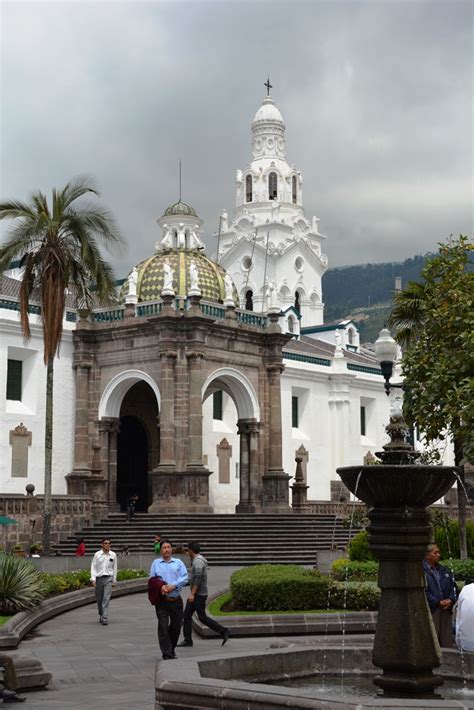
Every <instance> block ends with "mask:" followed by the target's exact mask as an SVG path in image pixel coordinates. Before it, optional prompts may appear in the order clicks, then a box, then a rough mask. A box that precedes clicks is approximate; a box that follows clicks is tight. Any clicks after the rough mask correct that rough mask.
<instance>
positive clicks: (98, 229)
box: [0, 177, 121, 554]
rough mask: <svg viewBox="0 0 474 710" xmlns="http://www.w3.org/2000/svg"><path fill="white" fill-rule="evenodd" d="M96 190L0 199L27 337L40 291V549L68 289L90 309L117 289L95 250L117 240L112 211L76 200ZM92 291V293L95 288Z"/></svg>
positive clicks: (7, 259)
mask: <svg viewBox="0 0 474 710" xmlns="http://www.w3.org/2000/svg"><path fill="white" fill-rule="evenodd" d="M90 195H95V196H96V197H99V193H98V191H97V190H96V188H95V187H94V185H93V183H92V182H91V180H90V179H88V178H85V177H77V178H74V179H73V180H72V181H71V182H69V183H68V184H67V185H66V187H65V188H64V189H63V190H61V191H58V190H56V189H53V191H52V200H51V206H50V205H49V204H48V201H47V199H46V196H45V195H44V194H43V193H41V192H35V193H34V194H33V195H32V196H31V200H30V202H29V203H26V202H22V201H19V200H9V201H7V202H3V203H0V219H11V220H13V221H14V224H13V226H12V227H11V229H10V231H9V233H8V234H7V241H6V243H5V244H4V245H3V246H1V247H0V274H1V273H2V272H3V271H5V269H7V268H8V267H9V265H10V263H11V262H12V261H13V260H14V259H20V264H21V266H22V267H23V269H24V271H23V277H22V282H21V286H20V319H21V328H22V331H23V335H24V336H25V338H26V339H27V340H28V339H29V338H30V336H31V332H30V323H29V316H28V306H29V302H30V300H31V297H32V295H33V292H36V293H38V294H40V301H41V320H42V326H43V343H44V362H45V365H46V367H47V375H46V422H45V465H44V508H43V549H44V551H45V553H46V554H49V552H50V537H51V535H50V533H51V464H52V454H53V372H54V367H53V366H54V358H55V356H56V355H57V353H58V351H59V346H60V344H61V336H62V330H63V317H64V308H65V304H66V290H67V289H70V290H71V291H72V292H73V293H74V295H75V298H76V303H77V304H78V305H80V307H81V308H90V307H91V306H92V304H93V301H94V297H95V298H97V299H98V300H99V301H101V302H107V301H110V300H111V299H112V297H113V295H114V292H115V279H114V276H113V272H112V269H111V268H110V266H109V265H108V264H107V263H106V262H105V261H104V259H103V258H102V256H101V253H100V251H99V242H103V243H104V244H105V246H107V247H110V246H113V245H117V244H119V243H120V242H121V236H120V234H119V231H118V228H117V227H116V225H115V222H114V220H113V218H112V217H111V215H110V214H109V213H108V212H107V211H106V210H105V209H103V208H102V207H100V206H99V205H98V204H97V203H96V202H92V201H86V202H81V203H80V204H77V201H78V200H79V198H81V197H84V196H90ZM92 289H94V291H95V295H94V293H93V290H92Z"/></svg>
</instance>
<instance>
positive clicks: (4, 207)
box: [0, 200, 35, 219]
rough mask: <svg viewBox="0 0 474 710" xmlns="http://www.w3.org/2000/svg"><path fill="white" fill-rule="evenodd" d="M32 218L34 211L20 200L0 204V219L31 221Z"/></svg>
mask: <svg viewBox="0 0 474 710" xmlns="http://www.w3.org/2000/svg"><path fill="white" fill-rule="evenodd" d="M34 216H35V213H34V211H33V210H32V209H31V207H30V205H28V204H27V203H26V202H22V201H21V200H8V201H7V202H0V219H18V218H26V219H33V218H34Z"/></svg>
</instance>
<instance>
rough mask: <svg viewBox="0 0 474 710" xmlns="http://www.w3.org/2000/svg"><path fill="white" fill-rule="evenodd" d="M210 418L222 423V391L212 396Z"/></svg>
mask: <svg viewBox="0 0 474 710" xmlns="http://www.w3.org/2000/svg"><path fill="white" fill-rule="evenodd" d="M212 418H213V419H219V420H220V421H222V390H218V391H217V392H214V394H213V395H212Z"/></svg>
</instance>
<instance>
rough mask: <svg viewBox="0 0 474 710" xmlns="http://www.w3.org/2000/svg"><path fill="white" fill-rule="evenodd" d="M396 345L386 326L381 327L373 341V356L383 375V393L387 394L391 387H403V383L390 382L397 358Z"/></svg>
mask: <svg viewBox="0 0 474 710" xmlns="http://www.w3.org/2000/svg"><path fill="white" fill-rule="evenodd" d="M397 353H398V345H397V343H396V341H395V340H394V339H393V338H392V336H391V335H390V331H389V329H388V328H382V330H381V331H380V333H379V337H378V338H377V340H376V341H375V357H376V359H377V362H378V363H379V364H380V369H381V370H382V375H383V376H384V379H385V383H384V387H385V394H386V395H387V396H388V395H389V394H390V390H391V389H392V388H393V387H396V388H398V389H403V383H401V382H400V383H397V384H394V383H392V382H390V378H391V376H392V374H393V366H394V363H395V361H396V359H397Z"/></svg>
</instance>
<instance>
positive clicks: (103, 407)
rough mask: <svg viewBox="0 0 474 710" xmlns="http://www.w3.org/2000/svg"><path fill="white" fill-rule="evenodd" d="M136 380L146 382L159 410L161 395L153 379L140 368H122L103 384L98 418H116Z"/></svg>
mask: <svg viewBox="0 0 474 710" xmlns="http://www.w3.org/2000/svg"><path fill="white" fill-rule="evenodd" d="M137 382H146V383H147V385H149V386H150V387H151V389H152V390H153V392H154V394H155V397H156V401H157V403H158V411H160V409H161V395H160V390H159V388H158V385H157V384H156V382H155V380H154V379H153V378H152V377H150V375H148V374H147V373H146V372H142V371H141V370H124V372H120V373H119V374H118V375H115V377H112V379H111V380H110V382H108V383H107V385H106V386H105V388H104V391H103V393H102V396H101V398H100V403H99V419H104V418H105V417H107V418H109V417H113V418H116V419H118V418H119V417H120V407H121V404H122V401H123V398H124V397H125V395H126V394H127V392H128V390H129V389H130V388H131V387H133V385H135V384H136V383H137Z"/></svg>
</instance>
